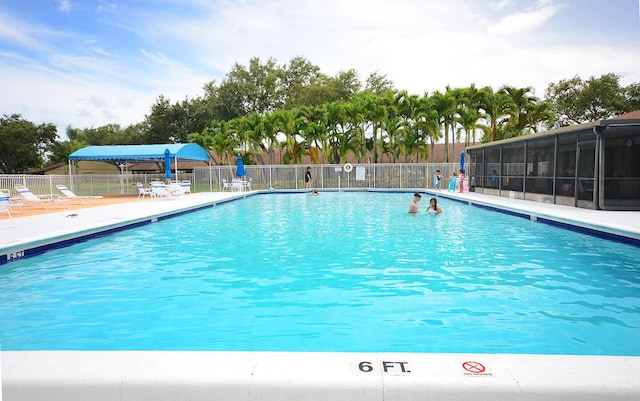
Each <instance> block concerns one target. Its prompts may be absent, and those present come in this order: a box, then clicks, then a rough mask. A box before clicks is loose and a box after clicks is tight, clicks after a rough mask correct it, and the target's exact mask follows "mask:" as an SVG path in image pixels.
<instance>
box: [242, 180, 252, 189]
mask: <svg viewBox="0 0 640 401" xmlns="http://www.w3.org/2000/svg"><path fill="white" fill-rule="evenodd" d="M252 183H253V178H249V180H248V181H242V189H244V190H245V191H251V184H252Z"/></svg>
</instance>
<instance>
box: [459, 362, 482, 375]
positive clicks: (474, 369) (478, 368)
mask: <svg viewBox="0 0 640 401" xmlns="http://www.w3.org/2000/svg"><path fill="white" fill-rule="evenodd" d="M462 368H463V369H464V370H466V371H467V372H471V373H482V372H484V369H485V368H484V365H483V364H481V363H480V362H473V361H467V362H465V363H463V364H462Z"/></svg>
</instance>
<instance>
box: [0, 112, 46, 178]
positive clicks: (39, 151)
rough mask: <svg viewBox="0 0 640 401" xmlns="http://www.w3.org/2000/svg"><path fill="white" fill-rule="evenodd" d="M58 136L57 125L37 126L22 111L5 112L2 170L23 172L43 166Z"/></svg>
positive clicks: (0, 134) (0, 126) (0, 123)
mask: <svg viewBox="0 0 640 401" xmlns="http://www.w3.org/2000/svg"><path fill="white" fill-rule="evenodd" d="M57 137H58V134H57V129H56V127H55V126H54V125H53V124H40V125H35V124H34V123H32V122H30V121H27V120H25V119H23V118H22V116H21V115H20V114H12V115H10V116H8V115H6V114H4V115H3V116H2V118H0V172H2V173H4V174H19V173H25V172H27V171H29V170H32V169H38V168H41V167H42V166H43V165H44V163H45V160H46V159H45V156H46V153H47V151H48V150H49V149H51V146H52V145H53V144H54V143H55V142H56V139H57Z"/></svg>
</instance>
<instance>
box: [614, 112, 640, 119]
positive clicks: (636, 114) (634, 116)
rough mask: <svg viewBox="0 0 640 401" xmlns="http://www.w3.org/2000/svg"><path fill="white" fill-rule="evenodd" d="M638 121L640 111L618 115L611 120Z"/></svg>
mask: <svg viewBox="0 0 640 401" xmlns="http://www.w3.org/2000/svg"><path fill="white" fill-rule="evenodd" d="M636 119H640V110H636V111H630V112H628V113H624V114H620V115H619V116H615V117H613V118H612V120H636Z"/></svg>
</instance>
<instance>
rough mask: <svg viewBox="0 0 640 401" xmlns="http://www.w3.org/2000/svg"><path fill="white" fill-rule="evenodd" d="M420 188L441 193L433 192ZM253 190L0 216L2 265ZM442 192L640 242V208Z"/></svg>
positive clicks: (446, 195) (482, 203)
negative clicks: (600, 207) (610, 208)
mask: <svg viewBox="0 0 640 401" xmlns="http://www.w3.org/2000/svg"><path fill="white" fill-rule="evenodd" d="M416 190H419V191H421V192H427V193H429V194H436V192H434V191H431V190H424V189H416ZM407 191H414V190H412V189H409V190H407ZM299 192H302V191H299ZM254 193H257V191H254V192H243V193H237V192H235V193H234V192H206V193H195V194H191V195H187V196H184V197H181V198H176V199H169V200H166V199H153V200H144V201H134V202H128V203H121V204H116V205H104V206H96V207H92V208H86V209H81V210H69V209H66V210H60V211H59V212H54V213H48V214H43V215H39V216H26V217H17V218H14V222H15V226H10V221H9V220H7V219H3V220H0V264H2V263H5V262H6V261H8V260H11V259H13V258H19V257H22V256H27V255H29V254H30V253H39V252H42V251H44V250H46V249H47V248H48V247H52V246H53V247H55V246H59V244H60V243H61V242H65V241H71V240H73V239H74V238H78V237H84V236H91V235H94V234H97V233H100V232H104V231H109V230H117V229H119V228H122V227H126V226H130V225H135V224H144V223H148V222H149V221H154V220H157V219H162V218H164V217H167V216H170V215H172V214H176V213H183V212H187V211H190V210H196V209H199V208H202V207H209V206H211V205H213V204H217V203H221V202H226V201H230V200H233V199H238V198H242V197H246V196H249V195H251V194H254ZM437 194H438V195H439V196H443V197H449V198H452V199H457V200H460V201H464V202H469V203H472V204H477V205H482V206H488V207H493V208H499V209H504V210H508V211H510V212H515V213H519V214H524V215H529V216H534V217H533V218H537V219H548V220H552V221H554V222H559V223H565V224H570V225H574V226H578V227H582V228H586V229H589V230H595V231H600V232H603V233H608V234H614V235H616V236H623V237H626V238H630V239H632V240H633V241H636V242H637V243H640V212H627V211H604V210H587V209H579V208H575V207H569V206H560V205H552V204H546V203H540V202H533V201H525V200H519V199H510V198H504V197H497V196H490V195H482V194H478V193H474V192H471V193H463V194H461V193H454V192H445V191H443V192H439V193H437ZM56 244H58V245H56Z"/></svg>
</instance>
